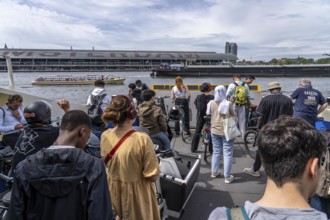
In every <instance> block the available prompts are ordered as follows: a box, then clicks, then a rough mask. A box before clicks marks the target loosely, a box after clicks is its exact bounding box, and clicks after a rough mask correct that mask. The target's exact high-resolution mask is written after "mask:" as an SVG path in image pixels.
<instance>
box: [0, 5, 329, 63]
mask: <svg viewBox="0 0 330 220" xmlns="http://www.w3.org/2000/svg"><path fill="white" fill-rule="evenodd" d="M0 8H1V13H0V47H1V48H2V47H3V45H5V43H6V44H7V46H8V47H9V48H38V49H39V48H40V49H70V47H71V46H72V48H73V49H92V48H93V47H94V49H95V50H102V49H104V50H108V49H109V50H166V51H169V50H175V51H215V52H218V53H223V52H224V47H225V43H226V42H227V41H228V42H235V43H237V45H238V57H239V59H240V60H243V59H245V60H270V59H271V58H281V57H297V56H302V57H305V58H315V59H318V58H322V57H323V58H324V57H325V56H322V54H324V53H330V25H329V24H328V23H329V21H330V1H328V0H276V1H275V0H273V1H271V0H88V1H86V0H0Z"/></svg>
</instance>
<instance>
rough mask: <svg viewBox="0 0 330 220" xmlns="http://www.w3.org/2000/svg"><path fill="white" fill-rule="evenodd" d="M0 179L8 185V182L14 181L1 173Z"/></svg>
mask: <svg viewBox="0 0 330 220" xmlns="http://www.w3.org/2000/svg"><path fill="white" fill-rule="evenodd" d="M0 179H1V180H3V181H5V182H6V183H9V182H11V181H13V180H14V178H13V177H9V176H6V175H4V174H2V173H0Z"/></svg>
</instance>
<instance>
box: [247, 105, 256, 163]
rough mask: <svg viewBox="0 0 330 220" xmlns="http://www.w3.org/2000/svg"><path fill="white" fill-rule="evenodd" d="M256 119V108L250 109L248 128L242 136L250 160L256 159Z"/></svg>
mask: <svg viewBox="0 0 330 220" xmlns="http://www.w3.org/2000/svg"><path fill="white" fill-rule="evenodd" d="M257 122H258V117H257V114H256V108H250V112H249V118H248V123H247V124H248V127H247V131H246V133H245V135H244V146H245V149H246V151H247V153H248V154H249V156H250V157H251V158H252V159H255V157H256V151H257V150H258V146H257V138H258V129H257Z"/></svg>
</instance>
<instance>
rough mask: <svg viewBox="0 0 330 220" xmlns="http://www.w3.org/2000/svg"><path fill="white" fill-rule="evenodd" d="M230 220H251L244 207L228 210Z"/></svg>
mask: <svg viewBox="0 0 330 220" xmlns="http://www.w3.org/2000/svg"><path fill="white" fill-rule="evenodd" d="M226 213H227V218H228V220H243V219H244V220H249V219H250V218H249V216H248V214H247V213H246V210H245V208H244V206H243V207H236V208H231V209H230V208H227V210H226Z"/></svg>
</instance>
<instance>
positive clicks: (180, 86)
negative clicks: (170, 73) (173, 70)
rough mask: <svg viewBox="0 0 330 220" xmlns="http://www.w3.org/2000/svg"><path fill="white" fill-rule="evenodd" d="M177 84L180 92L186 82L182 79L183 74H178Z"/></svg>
mask: <svg viewBox="0 0 330 220" xmlns="http://www.w3.org/2000/svg"><path fill="white" fill-rule="evenodd" d="M175 85H176V87H177V88H178V90H179V91H180V92H182V86H184V84H183V80H182V78H181V76H177V77H176V78H175Z"/></svg>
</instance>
